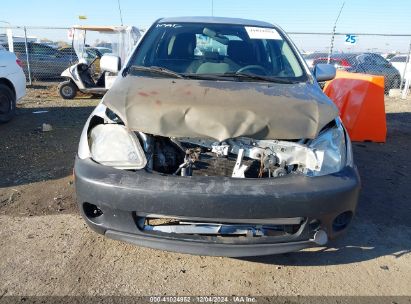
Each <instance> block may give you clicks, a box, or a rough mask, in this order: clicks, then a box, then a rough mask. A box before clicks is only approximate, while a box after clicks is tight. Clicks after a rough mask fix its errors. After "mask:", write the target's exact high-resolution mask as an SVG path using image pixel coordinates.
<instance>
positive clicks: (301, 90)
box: [103, 75, 338, 141]
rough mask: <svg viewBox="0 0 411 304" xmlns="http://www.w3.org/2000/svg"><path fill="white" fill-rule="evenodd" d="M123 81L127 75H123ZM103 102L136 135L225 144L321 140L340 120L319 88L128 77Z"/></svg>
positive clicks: (310, 85) (305, 84)
mask: <svg viewBox="0 0 411 304" xmlns="http://www.w3.org/2000/svg"><path fill="white" fill-rule="evenodd" d="M120 77H121V76H120ZM103 104H105V105H106V106H107V107H109V108H110V109H111V110H112V111H114V112H115V113H116V114H117V115H118V116H119V117H120V118H121V119H122V120H123V122H124V123H125V125H126V126H127V127H128V128H129V129H131V130H134V131H141V132H145V133H149V134H153V135H160V136H166V137H201V138H212V139H215V140H217V141H224V140H226V139H228V138H235V137H240V136H244V137H250V138H254V139H300V138H315V137H316V136H317V134H318V132H319V131H320V130H321V129H322V128H323V127H324V126H325V125H326V124H327V123H329V122H330V121H331V120H332V119H334V118H335V117H337V116H338V110H337V108H336V107H335V105H334V104H333V103H332V101H331V100H330V99H328V98H327V97H326V96H325V95H324V94H323V93H322V91H321V90H320V88H319V87H318V86H316V85H313V84H309V83H300V84H276V83H257V82H235V81H210V80H189V79H173V78H149V77H140V76H131V75H129V76H127V77H125V78H124V79H122V80H121V81H116V83H115V84H114V86H113V87H112V88H111V89H110V90H109V91H108V92H107V94H106V96H105V97H104V99H103Z"/></svg>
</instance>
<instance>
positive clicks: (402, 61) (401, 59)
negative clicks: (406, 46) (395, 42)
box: [390, 54, 411, 81]
mask: <svg viewBox="0 0 411 304" xmlns="http://www.w3.org/2000/svg"><path fill="white" fill-rule="evenodd" d="M407 59H408V64H406V63H407ZM390 63H391V64H392V66H393V67H394V68H396V69H397V70H398V72H400V75H401V79H402V80H403V81H404V80H406V79H408V78H411V57H409V56H408V55H407V54H398V55H395V56H394V57H393V58H391V60H390ZM405 69H407V70H406V71H405ZM404 73H405V75H404Z"/></svg>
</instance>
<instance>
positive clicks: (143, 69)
mask: <svg viewBox="0 0 411 304" xmlns="http://www.w3.org/2000/svg"><path fill="white" fill-rule="evenodd" d="M130 70H132V71H140V72H148V73H155V74H161V75H165V76H170V77H174V78H184V76H183V75H181V74H179V73H177V72H174V71H171V70H169V69H166V68H162V67H159V66H154V65H153V66H149V67H146V66H142V65H132V66H130Z"/></svg>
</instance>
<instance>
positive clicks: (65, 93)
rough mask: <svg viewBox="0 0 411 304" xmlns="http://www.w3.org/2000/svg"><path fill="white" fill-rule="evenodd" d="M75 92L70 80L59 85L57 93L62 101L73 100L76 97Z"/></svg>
mask: <svg viewBox="0 0 411 304" xmlns="http://www.w3.org/2000/svg"><path fill="white" fill-rule="evenodd" d="M77 91H78V89H77V86H76V85H75V84H74V83H73V82H72V81H71V80H67V81H64V82H62V83H60V84H59V93H60V96H61V97H62V98H63V99H73V98H74V97H76V95H77Z"/></svg>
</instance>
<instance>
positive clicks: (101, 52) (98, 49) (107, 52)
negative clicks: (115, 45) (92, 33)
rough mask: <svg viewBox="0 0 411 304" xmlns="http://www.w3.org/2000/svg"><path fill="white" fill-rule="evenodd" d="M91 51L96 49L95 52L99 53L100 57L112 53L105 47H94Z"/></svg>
mask: <svg viewBox="0 0 411 304" xmlns="http://www.w3.org/2000/svg"><path fill="white" fill-rule="evenodd" d="M93 49H96V50H97V51H99V52H100V54H101V55H104V54H110V53H112V52H113V50H112V49H110V48H107V47H101V46H96V47H94V48H93Z"/></svg>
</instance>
